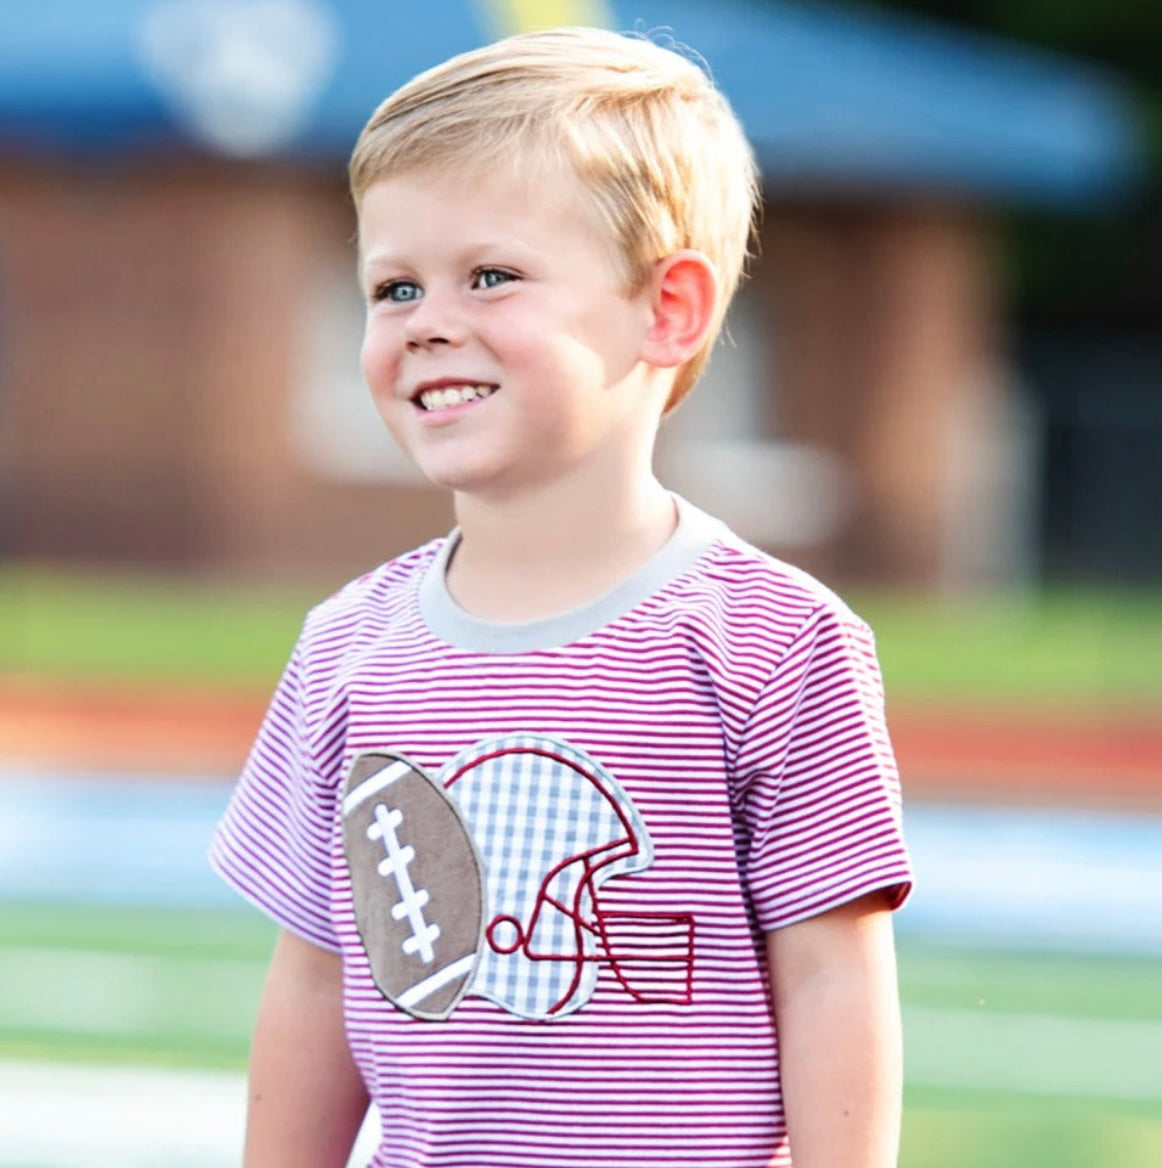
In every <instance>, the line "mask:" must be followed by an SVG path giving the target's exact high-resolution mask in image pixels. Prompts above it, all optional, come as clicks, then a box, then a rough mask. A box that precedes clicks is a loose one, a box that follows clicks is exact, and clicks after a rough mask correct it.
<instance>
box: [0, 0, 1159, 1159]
mask: <svg viewBox="0 0 1162 1168" xmlns="http://www.w3.org/2000/svg"><path fill="white" fill-rule="evenodd" d="M1159 11H1160V12H1162V10H1159ZM937 17H938V18H939V20H937V19H936V18H937ZM556 23H601V24H606V25H608V26H610V27H614V28H619V29H623V30H626V29H639V30H659V29H665V30H667V33H668V34H672V35H673V37H674V38H675V39H676V40H678V41H679V42H685V43H688V44H690V45H692V46H693V47H694V48H695V49H696V50H697V51H698V52H700V53H701V54H702V55H703V56H704V57H705V58H706V60H707V62H708V64H709V66H710V68H711V69H712V71H713V73H714V75H715V77H716V79H717V81H718V82H719V84H720V85H721V87H722V88H723V89H724V90H725V92H726V93H727V95H728V96H729V98H730V100H731V101H732V103H733V104H734V106H735V108H736V109H737V111H738V112H739V115H740V117H741V118H742V120H743V122H744V124H745V126H746V129H747V131H748V133H749V134H750V136H751V138H752V140H753V141H754V144H755V148H756V152H757V154H758V157H759V161H760V164H761V167H762V171H763V181H764V196H765V209H764V217H763V224H762V230H761V238H760V244H761V246H760V248H759V251H758V254H757V255H756V257H755V261H754V264H753V271H752V278H751V279H750V281H749V282H748V283H747V284H746V286H745V288H744V290H743V293H742V294H741V296H740V298H739V301H738V303H737V306H736V308H735V310H734V311H733V312H732V315H731V318H730V322H729V338H728V339H727V340H726V341H724V342H723V344H721V345H720V346H719V349H718V351H717V352H716V354H715V357H714V359H713V361H712V363H711V367H710V369H709V371H708V374H707V376H706V378H705V381H704V384H703V385H701V386H700V387H699V389H698V391H697V393H695V394H694V395H693V397H692V398H691V399H690V400H689V401H688V402H687V403H686V404H685V405H684V406H683V407H682V409H681V410H680V411H679V412H678V413H677V415H676V416H675V417H674V418H673V419H672V421H671V422H670V423H669V424H668V425H667V426H666V430H665V433H664V435H663V441H662V445H661V449H660V451H659V464H660V466H661V468H662V471H663V475H664V477H665V478H666V479H667V481H669V482H670V483H671V484H672V485H674V486H675V487H676V488H677V489H679V490H681V491H683V492H684V493H685V494H687V495H688V496H689V497H691V498H692V499H693V501H695V502H697V503H699V504H701V505H703V506H705V507H707V508H708V509H710V510H712V511H715V512H717V513H719V514H721V515H722V516H723V517H724V518H726V519H727V520H728V521H729V522H730V523H731V524H732V525H733V526H735V527H736V529H737V530H739V531H740V533H741V534H743V535H745V536H747V537H748V538H750V539H752V540H754V541H755V542H757V543H759V544H761V545H762V546H764V547H766V548H768V549H770V550H771V551H772V552H774V553H776V554H779V555H783V556H785V557H787V558H789V559H791V560H793V561H794V562H797V563H799V564H801V565H802V566H804V567H806V568H808V569H810V570H812V571H814V572H816V573H817V574H819V575H820V576H821V577H822V578H823V579H824V580H825V581H826V582H828V583H829V584H832V585H835V586H837V587H839V588H840V589H841V590H842V591H843V592H844V593H845V594H846V595H849V596H850V597H851V598H852V600H853V601H854V603H855V605H856V607H857V608H859V609H860V611H861V612H863V613H864V614H865V615H866V616H867V617H868V618H869V619H870V620H871V622H872V624H873V626H874V627H875V628H876V631H877V636H878V640H879V646H880V650H881V655H882V659H883V664H884V671H885V676H886V680H887V685H888V694H889V714H890V718H891V724H892V730H893V737H894V740H895V743H896V747H897V751H898V753H899V756H900V761H901V767H902V772H903V775H904V781H905V787H906V792H907V795H908V799H909V806H910V807H911V808H912V810H911V811H910V817H911V818H910V823H909V828H910V832H911V834H912V837H913V841H914V846H915V848H916V854H917V863H918V868H919V873H920V884H919V889H918V891H917V895H916V898H915V902H914V904H913V905H912V906H911V907H910V908H909V909H908V910H906V911H905V912H904V913H903V914H901V917H900V932H901V978H902V986H903V992H904V998H905V1006H906V1014H907V1041H908V1065H909V1072H908V1074H909V1083H908V1109H907V1120H906V1126H905V1152H904V1161H903V1162H904V1164H905V1165H906V1166H907V1168H919V1166H920V1165H927V1164H932V1163H939V1164H941V1165H942V1166H944V1168H960V1166H961V1165H963V1166H964V1168H968V1166H969V1165H971V1166H972V1168H984V1166H996V1168H1042V1166H1045V1168H1048V1166H1049V1165H1053V1166H1054V1168H1062V1166H1067V1168H1072V1166H1077V1168H1080V1166H1081V1165H1092V1164H1102V1165H1103V1166H1104V1165H1108V1166H1109V1168H1147V1166H1152V1165H1156V1164H1158V1163H1162V1079H1160V1075H1162V976H1160V975H1162V939H1160V937H1159V932H1158V922H1159V921H1160V920H1162V888H1160V884H1159V876H1158V874H1159V872H1162V826H1160V823H1162V819H1160V816H1162V180H1160V160H1162V151H1160V149H1159V147H1160V145H1162V76H1160V70H1162V15H1156V14H1155V13H1154V12H1153V11H1151V10H1148V9H1146V8H1143V6H1141V5H1139V4H1136V3H1133V2H1132V0H1107V3H1105V4H1103V5H1090V4H1083V3H1056V4H1045V3H1041V2H1040V0H1004V2H1002V0H941V2H940V3H937V2H936V0H892V2H889V0H881V2H879V3H876V4H861V5H858V6H856V5H850V6H846V5H841V4H829V3H814V2H787V0H716V2H715V3H713V4H711V3H708V2H697V0H685V2H682V0H667V2H666V3H662V2H661V0H657V2H653V3H651V2H648V0H608V2H604V3H602V2H598V0H588V2H586V0H575V2H568V0H553V2H549V0H546V2H538V0H432V2H431V3H430V4H429V5H427V6H426V7H425V9H424V11H423V13H422V15H421V14H420V13H419V12H417V11H413V10H411V9H409V8H408V7H407V6H403V5H397V4H384V3H382V2H380V0H103V2H102V3H100V4H82V3H80V2H79V0H40V2H39V3H37V4H10V5H6V6H3V7H0V1168H66V1166H67V1168H79V1166H83V1165H94V1166H105V1165H118V1166H119V1168H126V1166H129V1165H134V1164H142V1165H146V1164H148V1165H153V1164H157V1163H161V1162H165V1163H170V1164H188V1165H190V1166H191V1168H193V1166H195V1165H197V1166H202V1165H210V1164H221V1163H229V1162H232V1158H233V1153H232V1151H231V1149H233V1148H235V1147H236V1146H237V1139H238V1130H239V1124H240V1122H241V1119H240V1117H241V1100H242V1088H241V1079H240V1075H241V1069H242V1067H243V1065H244V1059H245V1049H246V1041H247V1032H248V1028H249V1022H250V1017H251V1014H252V1010H253V1003H254V1001H255V1000H256V995H257V992H258V987H259V984H260V980H261V975H262V966H263V961H264V958H265V953H266V950H267V948H268V946H269V941H270V929H269V927H268V926H267V925H266V924H265V923H263V922H261V921H257V920H254V919H252V918H251V916H250V914H249V913H248V912H247V911H246V910H244V909H240V908H238V907H236V906H233V905H232V904H231V903H230V902H229V900H228V898H227V897H226V896H225V894H224V893H222V892H221V891H220V890H218V889H216V888H215V887H214V885H213V883H212V881H211V880H210V878H209V876H208V875H207V873H206V871H205V868H204V865H203V861H202V854H203V852H204V848H205V843H206V841H207V837H208V833H209V831H210V828H211V825H212V823H213V821H214V818H215V816H216V815H217V813H218V811H219V810H220V808H221V806H222V805H223V803H224V800H225V797H226V793H227V791H228V782H229V779H230V777H231V776H232V775H233V774H234V773H235V772H236V770H237V767H238V766H239V764H240V762H241V759H242V757H243V756H244V754H245V751H246V749H247V745H248V742H249V739H250V737H251V735H252V734H253V732H254V730H255V728H256V725H257V721H258V718H259V717H260V715H261V710H262V706H263V704H264V701H265V698H266V696H267V694H268V693H269V690H270V688H271V686H272V685H273V683H274V680H275V679H276V677H277V675H278V672H279V670H280V668H281V665H282V662H283V660H284V659H285V657H286V655H287V653H288V652H289V649H290V646H291V644H292V642H293V639H294V637H295V634H296V631H297V626H298V623H299V621H300V620H301V618H302V615H303V612H304V610H305V608H306V607H307V606H308V605H309V604H311V603H313V602H314V601H315V600H317V599H319V598H320V597H321V596H323V595H324V594H326V593H327V592H329V591H330V590H331V589H333V588H334V587H336V586H337V585H338V584H340V583H341V582H342V581H343V580H345V579H347V578H348V577H350V576H351V575H352V574H354V573H357V572H359V571H362V570H365V569H366V568H367V567H369V566H371V565H372V564H374V563H377V562H379V561H381V560H383V559H385V558H387V557H389V556H390V555H392V554H394V553H396V552H398V551H401V550H403V549H404V548H406V547H409V546H412V545H414V544H415V543H417V542H420V541H421V540H424V539H427V538H429V537H431V536H432V535H435V534H439V533H441V532H442V531H444V530H445V529H446V528H447V527H448V526H449V524H450V522H451V514H450V511H449V508H448V504H447V501H446V499H444V498H443V497H441V496H440V495H439V494H437V493H435V492H433V491H431V490H430V489H428V488H427V487H425V486H424V484H423V483H422V482H420V481H419V480H418V479H417V478H416V476H415V474H414V472H413V471H412V470H411V469H410V467H409V466H408V465H407V464H406V463H405V462H404V460H403V459H402V457H401V456H400V455H399V454H398V452H396V451H395V450H394V449H393V448H392V447H391V445H390V443H389V441H388V439H387V438H386V436H385V435H383V434H382V433H381V428H380V426H379V423H378V421H377V419H376V417H375V414H374V411H373V409H372V407H371V406H370V403H369V402H368V400H367V397H366V393H365V390H364V388H363V386H362V384H361V381H360V376H359V371H358V361H357V353H358V347H359V336H360V331H361V313H362V308H361V302H360V297H359V294H358V290H357V286H356V282H355V278H354V252H353V246H352V234H353V229H354V221H353V216H352V212H351V207H350V203H349V200H348V198H347V195H346V193H345V188H344V181H343V167H344V162H345V158H346V155H347V153H348V152H349V150H350V147H351V144H352V143H353V140H354V137H355V135H356V134H357V132H358V130H359V128H360V126H361V125H362V123H363V121H364V119H365V118H366V116H367V115H368V113H369V112H370V110H371V109H372V108H373V107H374V105H375V104H376V103H377V102H378V101H379V100H380V98H381V97H383V96H384V95H385V94H386V93H387V92H388V91H389V90H390V89H392V88H393V87H394V86H395V85H397V84H399V83H400V82H402V81H403V80H405V79H406V78H407V77H408V76H410V75H412V74H413V73H415V72H416V71H418V70H419V69H422V68H424V67H426V66H428V65H431V64H434V63H436V62H437V61H438V60H440V59H442V58H443V57H445V56H447V55H449V54H450V53H452V52H456V51H458V50H460V49H464V48H468V47H470V46H472V45H474V44H478V43H481V42H482V41H484V40H487V39H490V38H492V37H494V36H497V35H502V34H504V33H506V32H509V31H514V30H516V29H518V28H524V27H535V26H538V25H548V24H556ZM78 1133H80V1134H78ZM82 1137H83V1138H82Z"/></svg>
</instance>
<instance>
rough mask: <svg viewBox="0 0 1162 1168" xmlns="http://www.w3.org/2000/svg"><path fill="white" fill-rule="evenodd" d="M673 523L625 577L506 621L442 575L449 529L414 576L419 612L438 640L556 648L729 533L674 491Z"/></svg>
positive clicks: (600, 623) (451, 545) (455, 535)
mask: <svg viewBox="0 0 1162 1168" xmlns="http://www.w3.org/2000/svg"><path fill="white" fill-rule="evenodd" d="M674 501H675V503H676V504H677V507H678V525H677V527H676V528H675V529H674V534H673V535H671V536H670V538H669V540H668V541H667V542H666V543H665V545H664V546H663V547H661V548H660V549H659V550H658V551H657V552H656V553H655V554H654V555H653V556H651V557H650V559H648V560H647V561H646V562H645V563H644V564H643V565H642V566H641V567H640V568H639V569H638V570H637V571H636V572H634V573H633V575H632V576H628V577H626V579H624V580H622V581H621V583H620V584H617V585H615V586H614V587H613V588H611V589H610V590H609V591H608V592H606V593H605V594H604V595H602V596H599V597H597V598H596V599H595V600H593V601H591V602H590V603H589V604H585V605H582V606H581V607H580V608H575V609H571V610H570V611H569V612H563V613H560V614H559V615H557V616H550V617H546V618H545V619H544V620H537V621H528V622H527V623H519V624H509V623H497V622H494V621H487V620H481V619H480V618H479V617H475V616H472V614H471V613H467V612H465V611H464V609H462V608H461V607H460V606H459V605H458V604H457V603H456V602H455V600H453V599H452V596H451V594H450V593H449V592H448V588H447V585H446V583H445V579H444V573H445V571H446V570H447V566H448V561H449V560H450V559H451V558H452V553H453V552H454V551H455V549H456V545H457V543H459V539H460V530H459V528H455V529H453V531H452V532H451V533H450V534H449V536H448V538H447V539H446V540H445V541H444V544H443V546H442V547H441V548H440V550H439V552H438V553H437V555H436V557H435V559H433V560H432V562H431V563H430V564H429V565H428V568H427V571H426V572H425V573H424V576H423V579H422V580H421V581H420V589H419V602H420V613H421V615H422V616H423V619H424V623H425V624H426V625H427V626H428V629H429V630H430V631H431V632H432V633H433V634H434V635H435V636H437V637H439V639H440V640H442V641H445V642H447V643H448V644H449V645H453V646H455V647H456V648H457V649H467V650H469V651H471V652H475V653H531V652H534V651H536V650H538V649H541V650H544V649H559V648H561V647H562V646H564V645H568V644H571V643H572V642H573V641H577V640H580V639H581V638H582V637H586V636H588V635H589V634H590V633H594V632H596V631H597V630H598V629H601V628H604V627H605V626H606V625H608V624H611V623H612V622H613V621H615V620H617V619H618V618H619V617H622V616H624V615H625V614H626V613H627V612H629V611H631V610H632V609H634V608H636V607H637V606H638V605H639V604H641V602H642V601H643V600H646V599H648V598H649V597H650V596H652V595H653V594H654V593H655V592H657V591H658V589H659V588H662V587H663V586H664V585H666V584H668V583H669V582H670V581H671V580H673V579H675V577H677V576H680V575H681V574H682V573H683V572H685V571H686V570H687V569H688V568H690V567H692V566H693V565H694V563H695V562H696V561H697V560H698V559H699V557H701V556H702V554H703V553H704V552H705V551H706V550H707V549H708V548H709V547H710V546H711V545H712V544H713V543H715V542H716V541H717V540H719V539H722V538H723V537H724V536H727V535H728V534H729V531H728V529H727V528H726V526H725V525H724V524H723V523H721V522H720V521H719V520H717V519H714V518H712V517H711V516H709V515H707V514H706V513H705V512H704V511H700V510H699V509H698V508H697V507H694V506H692V505H691V504H690V503H687V502H686V501H685V499H682V498H679V497H678V496H677V495H675V496H674Z"/></svg>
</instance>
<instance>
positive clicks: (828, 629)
mask: <svg viewBox="0 0 1162 1168" xmlns="http://www.w3.org/2000/svg"><path fill="white" fill-rule="evenodd" d="M734 773H735V776H736V782H737V788H736V797H737V798H738V799H740V801H741V816H742V820H743V825H744V832H743V835H744V841H743V854H742V862H743V869H744V872H743V875H744V879H745V882H746V886H747V889H748V892H749V895H750V899H751V903H752V905H753V906H754V910H755V914H756V916H757V918H758V922H759V925H760V927H761V928H762V929H763V930H764V931H768V932H769V931H771V930H774V929H779V928H782V927H784V926H786V925H790V924H793V923H795V922H796V921H800V920H804V919H806V918H808V917H811V916H816V915H818V914H819V913H822V912H826V911H827V910H828V909H831V908H837V907H838V906H839V905H841V904H844V903H846V902H848V901H850V900H854V899H855V898H857V897H859V896H862V895H864V894H865V893H869V892H874V891H877V890H879V889H887V890H890V901H891V904H892V906H893V907H898V906H899V905H900V904H902V903H903V902H904V900H905V898H906V897H907V895H908V893H909V891H910V889H911V880H912V873H911V864H910V861H909V857H908V853H907V849H906V847H905V844H904V838H903V832H902V829H901V823H900V785H899V776H898V773H897V770H896V764H895V759H894V756H893V754H892V748H891V744H890V741H889V739H888V732H887V727H886V725H885V723H884V712H883V685H882V682H881V678H880V670H879V664H878V662H877V660H876V655H875V646H874V641H873V638H872V634H871V631H870V629H868V628H867V626H866V625H864V624H863V623H862V622H860V621H859V620H858V619H857V618H855V617H854V616H852V615H851V614H850V613H846V612H844V611H837V610H835V609H833V608H830V607H821V608H819V609H817V610H816V611H815V612H813V613H812V614H811V615H810V617H808V619H807V620H806V622H805V623H804V625H803V627H802V628H801V629H800V630H799V632H798V633H797V635H796V636H795V638H794V640H793V642H792V643H791V644H790V646H789V647H788V648H787V650H786V652H785V653H784V654H783V656H782V658H781V660H780V662H779V664H778V666H777V667H776V668H775V670H774V672H773V673H772V675H771V677H770V678H769V679H768V680H767V682H766V684H765V685H764V686H763V689H762V691H761V693H760V694H759V697H758V699H757V701H756V702H755V704H754V707H753V709H752V711H751V713H750V716H749V717H748V719H747V722H746V726H745V730H744V733H743V736H742V739H741V741H740V744H739V748H738V752H737V755H736V758H735V767H734Z"/></svg>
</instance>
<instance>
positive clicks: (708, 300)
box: [642, 249, 718, 369]
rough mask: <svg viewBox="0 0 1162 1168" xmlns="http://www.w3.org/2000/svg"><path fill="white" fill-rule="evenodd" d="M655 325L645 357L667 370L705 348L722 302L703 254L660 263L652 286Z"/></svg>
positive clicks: (648, 336) (688, 254)
mask: <svg viewBox="0 0 1162 1168" xmlns="http://www.w3.org/2000/svg"><path fill="white" fill-rule="evenodd" d="M650 287H651V290H652V298H651V304H650V309H651V322H650V327H649V330H648V332H647V333H646V339H645V343H644V345H643V348H642V358H643V359H644V360H645V361H647V362H648V363H649V364H651V365H656V366H659V367H661V368H664V369H668V368H673V367H675V366H677V365H683V364H685V362H687V361H688V360H689V359H690V358H691V357H692V356H694V354H695V353H696V352H698V350H699V349H700V348H701V347H702V343H703V341H705V340H706V334H707V333H708V332H709V331H710V326H711V324H712V322H713V320H714V310H715V306H716V305H717V303H718V276H717V275H716V273H715V271H714V265H713V264H712V263H711V262H710V260H709V259H707V258H706V256H704V255H703V254H702V253H701V252H700V251H693V250H690V249H685V250H683V251H676V252H674V254H673V255H668V256H666V257H665V258H664V259H660V260H658V262H657V264H656V265H655V267H654V272H653V277H652V280H651V284H650Z"/></svg>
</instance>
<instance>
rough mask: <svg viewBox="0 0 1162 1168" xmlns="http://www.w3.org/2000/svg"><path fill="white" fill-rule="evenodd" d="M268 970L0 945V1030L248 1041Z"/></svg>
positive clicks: (229, 961)
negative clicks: (161, 1034) (167, 1034)
mask: <svg viewBox="0 0 1162 1168" xmlns="http://www.w3.org/2000/svg"><path fill="white" fill-rule="evenodd" d="M265 969H266V962H265V961H254V960H246V959H240V958H220V957H219V958H201V957H199V958H191V957H190V956H189V955H187V954H153V953H149V954H145V953H101V952H97V951H94V950H89V949H61V948H53V947H47V946H46V947H41V946H37V947H32V946H0V1028H3V1027H5V1026H7V1027H10V1028H13V1029H33V1030H47V1031H52V1032H55V1033H66V1034H68V1033H72V1034H110V1035H118V1034H119V1035H133V1034H150V1033H156V1032H159V1031H163V1032H165V1033H170V1034H195V1035H198V1036H200V1037H210V1038H226V1039H230V1038H243V1039H245V1037H246V1036H247V1035H248V1034H249V1033H250V1028H251V1025H252V1023H253V1019H254V1011H255V1008H256V1007H257V1004H258V994H259V989H260V987H261V985H262V978H263V975H264V972H265Z"/></svg>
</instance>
